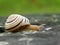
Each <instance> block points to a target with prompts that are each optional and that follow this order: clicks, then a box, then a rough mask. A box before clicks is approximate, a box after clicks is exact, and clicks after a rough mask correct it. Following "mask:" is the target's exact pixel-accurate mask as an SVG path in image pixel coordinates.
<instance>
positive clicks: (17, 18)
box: [5, 14, 40, 32]
mask: <svg viewBox="0 0 60 45" xmlns="http://www.w3.org/2000/svg"><path fill="white" fill-rule="evenodd" d="M5 29H6V30H7V31H8V32H20V31H23V29H32V30H35V31H38V30H39V29H40V27H39V26H37V25H31V24H30V22H29V19H28V18H26V17H24V16H21V15H19V14H11V15H10V16H9V17H8V18H7V20H6V22H5Z"/></svg>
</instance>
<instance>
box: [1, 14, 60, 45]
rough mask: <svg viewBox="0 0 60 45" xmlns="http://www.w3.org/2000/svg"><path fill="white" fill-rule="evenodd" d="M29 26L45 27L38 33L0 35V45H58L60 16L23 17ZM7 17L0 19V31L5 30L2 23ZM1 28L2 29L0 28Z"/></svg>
mask: <svg viewBox="0 0 60 45" xmlns="http://www.w3.org/2000/svg"><path fill="white" fill-rule="evenodd" d="M25 16H26V17H27V18H29V19H30V22H31V24H34V25H35V24H36V25H40V24H43V23H45V24H46V26H45V27H43V28H41V30H40V31H38V32H32V31H29V32H18V33H10V32H4V33H0V45H60V24H59V23H60V18H59V17H60V15H58V14H49V15H48V14H35V15H25ZM6 18H7V17H0V31H1V30H5V29H4V28H3V27H4V23H5V20H6ZM1 26H2V27H1Z"/></svg>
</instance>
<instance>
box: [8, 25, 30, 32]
mask: <svg viewBox="0 0 60 45" xmlns="http://www.w3.org/2000/svg"><path fill="white" fill-rule="evenodd" d="M28 26H30V24H27V25H24V26H19V27H18V28H17V29H15V30H13V31H9V32H12V33H16V32H21V31H24V30H25V29H27V28H26V27H28Z"/></svg>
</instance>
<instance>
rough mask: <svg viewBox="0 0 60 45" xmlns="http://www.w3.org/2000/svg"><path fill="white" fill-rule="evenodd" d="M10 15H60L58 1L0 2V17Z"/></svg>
mask: <svg viewBox="0 0 60 45" xmlns="http://www.w3.org/2000/svg"><path fill="white" fill-rule="evenodd" d="M12 13H18V14H33V13H60V0H0V16H6V15H10V14H12Z"/></svg>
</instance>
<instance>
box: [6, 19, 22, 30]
mask: <svg viewBox="0 0 60 45" xmlns="http://www.w3.org/2000/svg"><path fill="white" fill-rule="evenodd" d="M22 21H23V19H22V20H21V21H20V22H19V23H18V24H17V25H16V26H14V27H12V28H9V29H6V30H11V29H14V28H15V27H17V26H19V25H20V24H21V22H22Z"/></svg>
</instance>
